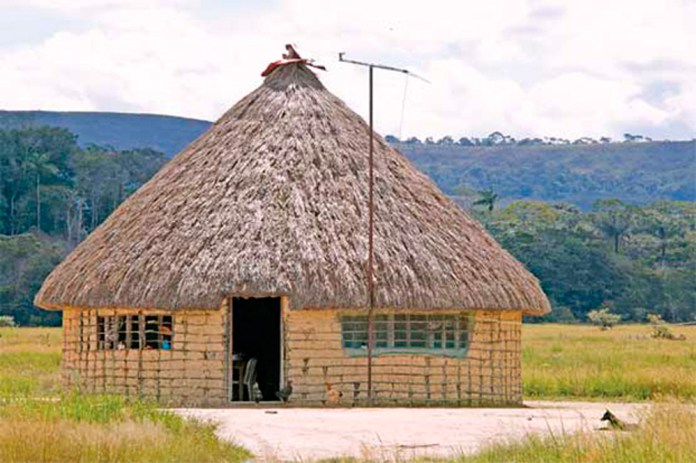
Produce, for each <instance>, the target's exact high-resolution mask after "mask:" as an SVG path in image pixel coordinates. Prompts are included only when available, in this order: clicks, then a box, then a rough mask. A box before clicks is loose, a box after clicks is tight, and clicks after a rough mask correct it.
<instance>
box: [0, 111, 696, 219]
mask: <svg viewBox="0 0 696 463" xmlns="http://www.w3.org/2000/svg"><path fill="white" fill-rule="evenodd" d="M210 124H211V123H210V122H208V121H203V120H197V119H186V118H182V117H172V116H161V115H155V114H125V113H96V112H50V111H0V128H11V127H25V126H38V125H49V126H58V127H64V128H67V129H68V130H70V131H71V132H73V133H75V134H77V135H78V142H79V143H80V145H82V146H86V145H89V144H96V145H101V146H106V145H108V146H112V147H114V148H116V149H119V150H126V149H133V148H152V149H155V150H158V151H161V152H163V153H165V154H166V155H167V156H172V155H174V154H176V153H177V152H179V151H180V150H181V149H182V148H184V147H185V146H186V145H187V144H188V143H190V142H191V141H193V140H194V139H195V138H196V137H198V135H200V134H201V133H202V132H203V131H204V130H206V129H207V128H208V127H209V126H210ZM393 145H394V146H395V147H397V148H398V149H399V150H401V151H402V152H403V153H404V154H405V155H406V156H407V157H408V158H409V159H410V160H411V161H412V162H413V163H414V164H415V165H416V166H417V167H418V168H419V169H421V170H422V171H423V172H425V173H426V174H427V175H429V176H430V177H431V178H432V179H433V180H435V182H436V183H437V184H438V186H439V187H440V188H442V189H443V190H444V191H445V192H446V193H447V194H450V195H452V196H455V197H456V196H467V195H468V196H469V197H470V196H472V195H475V190H483V189H488V188H492V189H493V190H494V191H495V192H496V193H498V194H499V195H500V196H501V197H502V198H503V199H504V203H509V202H511V201H514V200H542V201H565V202H570V203H573V204H576V205H578V206H580V207H581V208H583V209H588V208H589V207H590V206H591V205H592V203H593V202H594V201H596V200H597V199H607V198H618V199H621V200H624V201H628V202H631V203H636V204H645V203H648V202H651V201H655V200H660V199H665V200H686V201H694V200H696V174H695V172H696V140H691V141H674V142H670V141H657V142H648V143H603V144H594V145H574V144H571V145H527V146H525V145H519V144H518V145H496V146H465V145H460V144H445V145H443V144H432V143H393ZM463 202H464V203H466V200H464V201H463Z"/></svg>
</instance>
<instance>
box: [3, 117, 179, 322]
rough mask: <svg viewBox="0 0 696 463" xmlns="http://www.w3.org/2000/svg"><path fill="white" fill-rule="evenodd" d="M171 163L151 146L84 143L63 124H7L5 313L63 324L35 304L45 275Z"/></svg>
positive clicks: (4, 261)
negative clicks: (118, 147) (17, 126)
mask: <svg viewBox="0 0 696 463" xmlns="http://www.w3.org/2000/svg"><path fill="white" fill-rule="evenodd" d="M165 161H166V158H165V156H164V154H162V153H159V152H157V151H154V150H151V149H134V150H124V151H118V150H115V149H113V148H110V147H99V146H88V147H86V148H80V147H79V146H78V144H77V139H76V137H75V135H73V134H72V133H70V132H69V131H67V130H65V129H62V128H55V127H29V128H22V129H11V130H0V314H10V315H14V316H15V318H16V319H17V321H18V322H19V323H21V324H26V323H32V324H36V323H40V322H46V321H48V322H52V323H57V322H58V321H59V318H58V317H56V316H55V315H51V314H47V313H46V312H43V311H41V312H39V311H37V310H36V309H35V308H34V307H33V305H32V304H31V300H32V298H33V295H34V293H35V292H36V290H37V289H38V287H39V286H40V283H41V281H42V280H43V278H44V277H45V276H46V275H47V274H48V272H49V271H50V270H51V269H52V268H53V267H54V266H55V265H56V264H57V263H58V262H60V260H61V259H62V258H63V257H64V256H65V255H66V253H67V252H69V250H71V249H72V248H73V247H74V246H76V245H77V244H78V243H79V242H80V241H81V240H82V239H83V238H84V237H85V236H87V234H89V233H90V232H91V231H92V230H94V229H95V228H96V227H97V226H98V225H99V224H100V223H101V222H102V221H103V220H104V219H105V218H106V217H107V216H108V215H109V214H110V213H111V212H112V211H113V210H114V209H115V208H116V207H117V206H118V205H119V204H120V203H121V202H122V201H123V200H124V199H125V198H126V197H128V195H130V194H131V193H132V192H134V191H135V190H136V189H137V188H138V187H140V185H142V184H143V183H144V182H145V181H147V179H149V178H150V177H151V176H152V175H153V174H154V173H155V172H157V170H159V168H160V167H161V166H162V164H163V163H164V162H165Z"/></svg>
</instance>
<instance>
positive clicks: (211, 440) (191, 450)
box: [0, 394, 250, 463]
mask: <svg viewBox="0 0 696 463" xmlns="http://www.w3.org/2000/svg"><path fill="white" fill-rule="evenodd" d="M0 429H2V430H3V432H1V433H0V461H2V462H3V463H25V462H37V463H38V462H76V463H78V462H85V463H87V462H90V463H91V462H104V463H106V462H109V463H116V462H124V463H126V462H133V463H136V462H143V463H145V462H148V463H150V462H154V463H158V462H177V463H178V462H201V463H207V462H210V463H213V462H215V463H218V462H239V461H244V460H246V459H248V458H249V457H250V454H249V452H247V451H246V450H244V449H242V448H239V447H237V446H234V445H232V444H230V443H227V442H223V441H221V440H219V439H218V438H217V437H216V436H215V433H214V431H215V427H214V426H213V425H210V424H205V423H200V422H196V421H192V420H184V419H182V418H181V417H179V416H177V415H174V414H172V413H168V412H163V411H160V410H158V409H156V408H155V407H154V405H152V404H144V403H140V402H135V403H132V404H129V403H127V402H126V401H124V400H123V399H122V398H119V397H112V396H81V395H78V394H73V395H69V396H66V397H63V398H61V399H59V400H56V401H47V400H37V399H34V398H29V399H26V398H22V399H15V400H9V401H7V400H6V401H5V403H4V404H3V405H0Z"/></svg>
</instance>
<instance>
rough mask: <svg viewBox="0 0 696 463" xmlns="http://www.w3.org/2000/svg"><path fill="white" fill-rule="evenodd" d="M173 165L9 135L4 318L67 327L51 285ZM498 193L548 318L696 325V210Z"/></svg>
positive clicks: (500, 214) (5, 138)
mask: <svg viewBox="0 0 696 463" xmlns="http://www.w3.org/2000/svg"><path fill="white" fill-rule="evenodd" d="M165 161H166V159H165V156H164V155H163V154H161V153H159V152H156V151H153V150H150V149H134V150H126V151H119V150H115V149H112V148H109V147H97V146H90V147H87V148H80V147H79V146H78V145H77V143H76V137H75V136H74V135H73V134H71V133H70V132H68V131H66V130H64V129H59V128H46V127H34V128H24V129H16V130H5V131H3V130H0V315H12V316H14V317H15V319H16V320H17V322H18V323H20V324H22V325H26V324H58V323H60V314H59V313H56V312H46V311H40V310H38V309H36V308H35V307H34V306H33V304H32V300H33V297H34V294H35V293H36V291H37V290H38V289H39V287H40V285H41V283H42V281H43V279H44V278H45V277H46V275H47V274H48V273H49V272H50V271H51V269H52V268H53V267H54V266H56V265H57V264H58V263H59V262H60V261H61V259H62V258H63V257H64V256H65V255H66V254H67V252H69V251H70V250H71V249H72V248H73V247H74V246H75V245H77V243H79V242H80V241H81V240H82V239H83V238H84V237H85V236H86V235H87V234H88V233H90V232H91V231H92V230H94V228H96V227H97V226H98V225H99V224H100V223H101V222H102V221H103V220H104V219H105V218H106V217H107V216H108V215H109V214H110V213H111V212H112V211H113V210H114V209H115V208H116V207H117V206H118V205H119V204H120V203H121V202H122V201H123V200H124V199H125V198H126V197H128V195H130V194H131V193H132V192H134V191H135V190H136V189H137V188H138V187H139V186H140V185H142V184H143V183H144V182H145V181H147V180H148V179H149V178H150V177H151V176H152V175H153V174H154V173H155V172H157V170H158V169H159V168H160V167H161V166H162V164H163V163H164V162H165ZM436 180H437V178H436ZM438 183H439V182H438ZM440 186H441V187H442V185H440ZM469 190H471V189H470V188H469ZM471 193H472V194H473V195H474V196H475V195H476V193H475V192H474V191H473V190H471ZM497 193H498V192H494V191H493V190H487V191H484V192H481V194H480V195H479V196H478V200H477V201H472V203H473V204H476V205H475V206H473V211H472V213H473V214H474V215H476V217H477V218H478V219H479V220H480V221H481V222H483V223H484V225H485V226H486V227H487V228H488V229H489V230H490V232H491V233H492V234H493V235H494V236H495V237H496V239H498V241H499V242H500V243H501V244H502V245H503V246H504V247H505V248H506V249H508V250H509V251H510V252H511V253H512V254H513V255H514V256H515V257H517V258H518V259H519V260H521V261H522V262H523V263H524V264H525V265H526V266H527V268H529V269H530V270H531V271H532V272H533V273H534V274H535V275H536V276H537V277H538V278H539V279H540V280H541V284H542V287H543V288H544V290H545V291H546V293H547V294H548V296H549V298H550V299H551V301H552V304H553V307H554V312H553V313H552V314H551V315H550V316H548V317H547V319H548V320H562V321H573V320H575V321H586V314H587V312H588V311H590V310H593V309H597V308H600V307H609V308H610V309H611V310H612V311H613V312H616V313H620V314H622V316H623V317H624V319H626V320H636V321H638V320H644V319H645V316H646V314H648V313H659V314H660V315H662V316H663V317H664V318H665V319H666V320H669V321H690V320H694V319H695V318H696V231H695V228H696V227H695V223H694V220H695V217H696V203H694V202H686V201H657V202H653V203H651V204H648V205H645V206H640V207H638V206H632V205H630V204H627V203H624V202H621V201H618V200H602V201H597V202H595V203H594V207H593V208H592V209H591V210H590V211H588V212H583V211H581V210H580V209H578V208H577V207H576V206H574V205H570V204H567V203H548V202H530V201H518V202H514V203H512V204H510V205H508V206H507V207H505V208H503V209H500V208H499V207H498V205H499V202H500V199H501V198H500V197H499V196H498V194H497ZM501 196H502V197H503V198H502V199H505V198H506V197H509V196H507V195H506V194H505V193H504V192H502V194H501Z"/></svg>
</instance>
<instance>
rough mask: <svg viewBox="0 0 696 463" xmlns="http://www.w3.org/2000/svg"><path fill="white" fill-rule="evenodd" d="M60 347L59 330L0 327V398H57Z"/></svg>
mask: <svg viewBox="0 0 696 463" xmlns="http://www.w3.org/2000/svg"><path fill="white" fill-rule="evenodd" d="M60 347H61V332H60V329H59V328H21V329H20V328H0V399H2V398H4V397H17V396H23V397H33V396H42V397H44V396H47V395H48V396H54V395H56V394H57V393H58V392H59V387H60V374H59V368H60V356H61V353H60Z"/></svg>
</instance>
